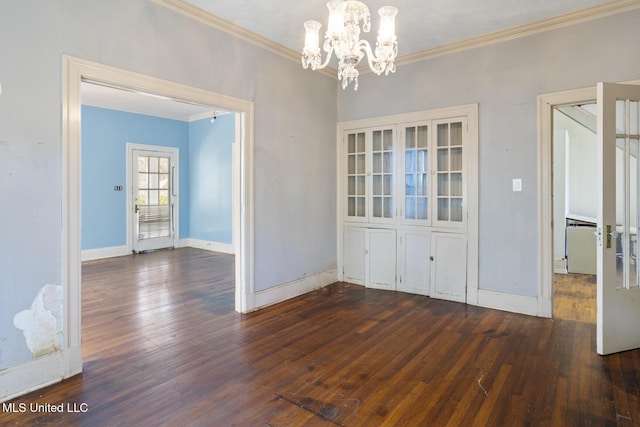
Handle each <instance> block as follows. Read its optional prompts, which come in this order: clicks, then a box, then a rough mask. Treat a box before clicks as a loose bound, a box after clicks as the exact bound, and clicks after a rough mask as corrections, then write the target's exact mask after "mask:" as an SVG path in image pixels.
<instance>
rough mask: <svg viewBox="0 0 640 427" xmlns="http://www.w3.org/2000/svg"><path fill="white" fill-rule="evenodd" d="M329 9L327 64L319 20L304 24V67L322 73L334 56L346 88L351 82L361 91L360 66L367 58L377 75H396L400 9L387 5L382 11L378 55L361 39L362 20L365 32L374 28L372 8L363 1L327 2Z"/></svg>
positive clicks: (326, 38)
mask: <svg viewBox="0 0 640 427" xmlns="http://www.w3.org/2000/svg"><path fill="white" fill-rule="evenodd" d="M327 8H328V9H329V23H328V24H327V32H326V33H325V36H324V45H323V47H322V49H323V50H324V51H325V52H326V53H327V58H326V60H325V61H324V62H322V60H321V54H320V36H319V32H320V27H321V26H322V25H321V24H320V23H319V22H318V21H307V22H305V23H304V28H305V30H306V35H305V38H304V49H303V50H302V66H303V67H304V68H305V69H306V68H308V67H311V69H312V70H321V69H323V68H325V67H326V66H327V64H328V63H329V60H330V59H331V53H335V54H336V57H337V58H338V79H339V80H342V88H343V89H345V88H346V87H347V86H348V85H349V83H351V82H353V83H354V87H353V89H354V90H358V75H359V72H358V70H357V69H356V66H357V65H358V63H359V62H360V60H361V59H362V57H363V56H364V55H365V53H366V55H367V59H368V61H369V67H370V68H371V70H372V71H373V72H374V73H376V74H377V75H380V74H382V72H384V73H385V75H387V74H389V73H394V72H395V71H396V65H395V63H394V60H395V58H396V56H398V41H397V39H396V24H395V17H396V14H397V13H398V9H396V8H395V7H392V6H385V7H382V8H380V10H378V14H379V15H380V28H379V29H378V38H377V41H376V48H375V52H373V51H372V50H371V45H370V44H369V42H367V41H366V40H360V21H362V31H364V32H365V33H368V32H369V30H370V29H371V17H370V15H369V8H368V7H367V5H365V4H364V3H362V2H361V1H353V0H346V1H345V0H331V1H330V2H329V3H327Z"/></svg>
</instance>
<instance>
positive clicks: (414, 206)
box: [338, 106, 477, 302]
mask: <svg viewBox="0 0 640 427" xmlns="http://www.w3.org/2000/svg"><path fill="white" fill-rule="evenodd" d="M471 107H472V108H470V107H469V106H467V107H461V108H460V109H459V110H456V109H446V110H433V111H426V112H421V113H411V114H406V115H398V116H392V117H383V118H379V119H369V120H366V121H358V122H349V123H342V124H340V125H339V129H338V138H339V156H340V158H339V171H338V173H339V180H340V186H339V187H340V191H339V193H340V194H339V197H340V199H339V201H338V206H339V209H340V213H339V222H340V227H339V230H340V233H341V235H340V236H339V241H340V245H341V247H340V248H339V253H340V254H341V267H342V276H341V278H342V280H344V281H346V282H350V283H355V284H360V285H364V286H367V287H371V288H378V289H388V290H398V291H403V292H411V293H416V294H422V295H429V296H432V297H435V298H442V299H449V300H453V301H461V302H465V301H466V293H467V285H468V277H467V266H468V265H469V263H468V258H467V257H468V253H469V250H468V247H469V235H470V233H469V224H472V225H473V227H475V224H477V219H473V220H472V221H469V212H470V211H471V213H472V215H477V207H476V206H475V205H476V204H477V195H476V194H475V193H477V126H476V123H477V107H476V106H471ZM456 113H457V114H456ZM376 121H377V122H378V123H376ZM470 121H471V122H472V123H473V126H469V122H470ZM359 125H360V126H359ZM470 179H471V180H472V181H471V182H472V183H473V185H470ZM470 192H472V193H471V196H472V197H470ZM470 199H471V200H473V205H474V206H473V209H471V210H469V200H470ZM476 235H477V230H472V233H471V236H476ZM472 240H473V239H472ZM472 243H473V245H477V242H475V241H474V242H472ZM339 263H340V262H339ZM472 265H476V263H472Z"/></svg>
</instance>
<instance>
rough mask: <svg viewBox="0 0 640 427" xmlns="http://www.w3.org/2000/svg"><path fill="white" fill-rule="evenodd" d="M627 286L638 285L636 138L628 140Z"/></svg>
mask: <svg viewBox="0 0 640 427" xmlns="http://www.w3.org/2000/svg"><path fill="white" fill-rule="evenodd" d="M628 245H629V250H628V253H629V256H628V257H627V262H628V263H629V287H635V286H638V274H639V273H640V271H638V268H637V265H636V264H637V259H638V140H637V139H631V140H630V141H629V242H628Z"/></svg>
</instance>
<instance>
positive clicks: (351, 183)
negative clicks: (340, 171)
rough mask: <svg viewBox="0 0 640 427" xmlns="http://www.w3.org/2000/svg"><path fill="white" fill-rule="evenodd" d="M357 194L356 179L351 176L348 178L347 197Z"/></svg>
mask: <svg viewBox="0 0 640 427" xmlns="http://www.w3.org/2000/svg"><path fill="white" fill-rule="evenodd" d="M355 194H356V177H355V176H350V177H348V178H347V195H348V196H353V195H355Z"/></svg>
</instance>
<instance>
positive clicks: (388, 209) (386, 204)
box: [384, 197, 393, 218]
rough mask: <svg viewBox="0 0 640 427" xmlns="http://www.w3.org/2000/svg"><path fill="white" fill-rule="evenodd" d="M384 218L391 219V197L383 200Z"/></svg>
mask: <svg viewBox="0 0 640 427" xmlns="http://www.w3.org/2000/svg"><path fill="white" fill-rule="evenodd" d="M384 217H385V218H391V217H393V198H392V197H385V198H384Z"/></svg>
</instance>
